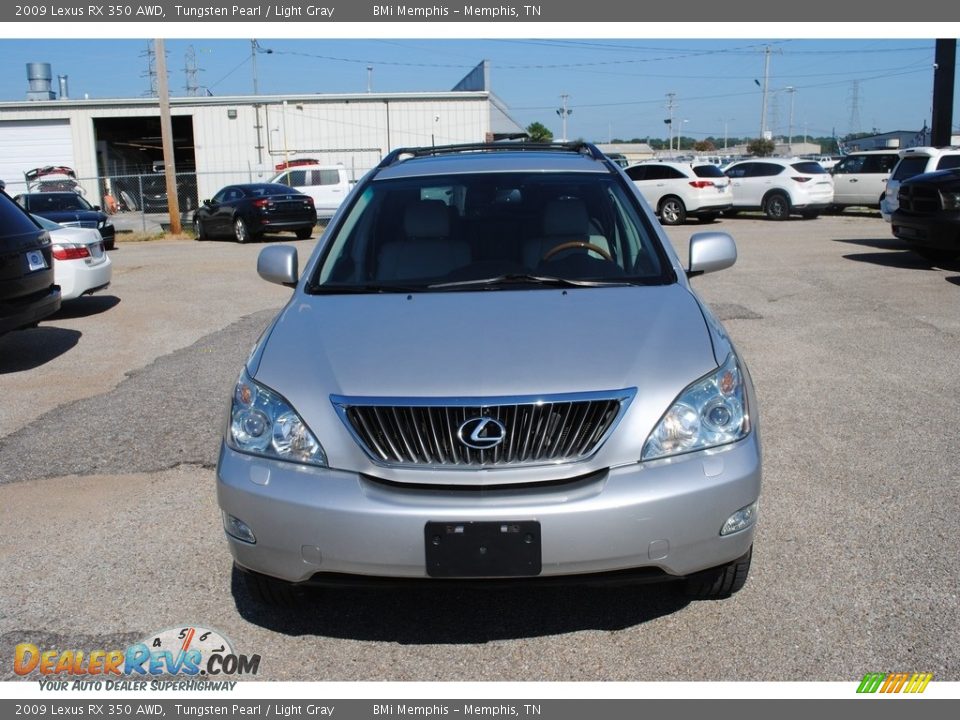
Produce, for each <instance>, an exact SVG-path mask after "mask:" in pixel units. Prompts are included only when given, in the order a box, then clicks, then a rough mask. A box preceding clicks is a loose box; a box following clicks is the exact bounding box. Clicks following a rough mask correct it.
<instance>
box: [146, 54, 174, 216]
mask: <svg viewBox="0 0 960 720" xmlns="http://www.w3.org/2000/svg"><path fill="white" fill-rule="evenodd" d="M153 42H154V45H155V48H156V55H157V93H158V95H159V98H160V138H161V141H162V144H163V172H164V175H165V176H166V181H167V211H168V212H169V213H170V232H172V233H173V234H174V235H179V234H180V229H181V228H180V202H179V200H178V198H177V167H176V164H175V162H174V150H173V123H172V121H171V119H170V88H169V87H168V84H167V56H166V54H165V53H164V49H163V40H162V39H159V38H158V39H156V40H154V41H153Z"/></svg>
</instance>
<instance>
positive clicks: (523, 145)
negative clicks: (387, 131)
mask: <svg viewBox="0 0 960 720" xmlns="http://www.w3.org/2000/svg"><path fill="white" fill-rule="evenodd" d="M478 151H483V152H497V151H505V152H575V153H579V154H581V155H587V156H589V157H590V158H592V159H594V160H606V156H605V155H604V154H603V153H602V152H600V150H599V149H598V148H597V147H596V145H594V144H593V143H588V142H569V143H537V142H529V141H521V142H512V141H511V142H488V143H464V144H460V145H436V146H432V147H405V148H397V149H396V150H393V151H391V152H390V153H388V154H387V156H386V157H385V158H383V160H381V161H380V164H379V165H377V169H378V170H379V169H382V168H386V167H389V166H390V165H393V164H394V163H396V162H399V161H401V160H404V159H408V158H412V157H428V156H436V155H453V154H456V153H460V152H478Z"/></svg>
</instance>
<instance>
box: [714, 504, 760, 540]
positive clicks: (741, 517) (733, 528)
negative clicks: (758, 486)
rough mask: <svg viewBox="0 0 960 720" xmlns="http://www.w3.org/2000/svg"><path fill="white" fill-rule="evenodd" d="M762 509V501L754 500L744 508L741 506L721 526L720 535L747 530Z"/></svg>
mask: <svg viewBox="0 0 960 720" xmlns="http://www.w3.org/2000/svg"><path fill="white" fill-rule="evenodd" d="M759 510H760V501H759V500H754V501H753V502H752V503H750V504H749V505H747V506H746V507H744V508H740V509H739V510H737V511H736V512H735V513H734V514H733V515H731V516H730V517H728V518H727V521H726V522H725V523H724V524H723V527H722V528H720V535H730V534H732V533H735V532H740V531H741V530H746V529H747V528H748V527H750V526H751V525H753V524H754V523H755V522H756V521H757V512H758V511H759Z"/></svg>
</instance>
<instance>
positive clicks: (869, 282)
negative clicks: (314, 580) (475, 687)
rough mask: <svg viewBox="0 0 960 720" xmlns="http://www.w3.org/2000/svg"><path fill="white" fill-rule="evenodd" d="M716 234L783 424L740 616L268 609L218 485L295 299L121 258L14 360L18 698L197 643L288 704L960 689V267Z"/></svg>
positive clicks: (601, 608) (750, 357)
mask: <svg viewBox="0 0 960 720" xmlns="http://www.w3.org/2000/svg"><path fill="white" fill-rule="evenodd" d="M705 229H710V230H723V231H728V232H730V233H731V234H733V235H734V237H735V238H736V240H737V243H738V248H739V253H740V257H739V260H738V262H737V264H736V265H735V266H734V267H733V268H732V269H730V270H727V271H724V272H721V273H717V274H714V275H708V276H704V277H701V278H697V279H696V280H694V285H695V287H696V289H697V291H698V292H700V294H701V295H702V296H703V297H704V298H705V299H707V300H708V302H709V303H710V304H711V305H712V306H713V308H714V309H715V311H716V312H717V314H718V315H719V316H720V318H721V319H722V320H723V321H724V322H725V324H726V327H727V329H728V330H729V332H730V334H731V336H732V337H733V339H734V341H735V342H736V344H737V346H738V348H739V350H740V351H741V354H742V355H743V357H744V358H745V359H746V360H747V362H748V364H749V367H750V370H751V373H752V375H753V379H754V382H755V384H756V386H757V390H758V394H759V397H760V411H761V415H762V429H763V443H764V489H763V494H762V498H761V512H760V525H759V529H758V535H757V544H756V548H755V553H754V562H753V569H752V572H751V576H750V580H749V581H748V583H747V585H746V587H745V588H744V589H743V590H742V591H741V592H740V593H739V594H737V595H735V596H734V597H733V598H731V599H729V600H725V601H719V602H695V603H689V602H687V601H685V600H684V599H683V598H681V597H680V596H679V595H678V594H677V593H676V592H674V591H673V589H671V588H670V587H666V586H648V587H638V588H628V589H582V588H549V589H547V588H543V589H535V590H531V589H526V590H519V589H518V590H513V591H511V590H502V591H500V590H498V591H483V592H470V591H465V590H447V589H442V588H438V589H434V590H420V589H415V590H391V591H373V590H369V591H368V590H364V591H338V592H328V593H325V594H318V595H315V596H312V597H311V603H310V604H309V605H308V606H306V607H305V608H300V609H298V610H297V611H296V612H290V611H266V610H264V609H262V608H259V607H257V606H255V605H253V604H252V602H251V600H250V599H249V598H248V597H247V595H246V594H245V591H244V590H243V588H242V586H240V585H239V584H238V583H237V582H236V580H235V578H233V576H232V573H231V561H230V556H229V553H228V550H227V547H226V543H225V542H224V540H223V538H222V530H221V525H220V517H219V512H218V510H217V506H216V498H215V492H214V471H213V467H214V465H215V462H216V455H217V448H218V441H219V435H220V432H221V422H222V419H223V416H224V413H225V407H226V401H227V398H228V396H229V393H230V390H231V388H232V383H233V382H234V380H235V378H236V375H237V373H238V371H239V369H240V367H241V365H242V363H243V361H244V359H245V357H246V354H247V352H248V351H249V348H250V347H251V345H252V344H253V342H254V341H255V340H256V338H257V336H258V334H259V333H260V332H261V330H262V329H263V328H264V326H265V325H266V323H267V322H268V321H269V319H270V318H271V317H272V314H273V313H275V312H276V310H277V309H278V308H279V307H280V306H281V305H282V303H283V302H284V300H285V298H286V297H287V295H288V291H287V290H285V289H284V288H281V287H278V286H276V285H270V284H268V283H265V282H263V281H261V280H259V279H258V278H257V276H256V272H255V265H256V256H257V253H258V252H259V250H260V249H261V247H262V246H261V245H258V244H253V245H244V246H240V245H236V244H234V243H230V242H206V243H198V242H191V241H186V240H181V241H153V242H145V243H123V242H121V243H119V244H118V249H117V250H116V251H115V252H113V253H112V258H113V261H114V263H115V264H114V281H113V284H112V286H111V287H110V288H109V289H108V290H107V291H106V292H105V293H103V294H101V295H98V296H93V297H89V298H84V299H82V301H80V302H78V303H76V304H75V305H74V306H73V307H72V308H69V309H66V310H64V311H62V312H61V313H60V314H59V315H58V316H55V317H54V318H52V319H50V320H48V321H45V322H43V323H42V324H41V325H40V327H39V328H36V329H32V330H25V331H20V332H17V333H12V334H9V335H6V336H2V337H0V397H2V398H3V401H2V405H0V408H2V410H0V528H2V532H0V587H3V588H4V592H3V593H0V659H2V662H0V680H3V679H12V678H13V677H14V675H13V672H12V669H11V663H10V658H12V656H13V648H14V646H15V645H16V644H17V643H20V642H34V643H37V644H38V645H44V646H47V647H59V648H91V649H94V648H112V647H122V646H124V644H125V643H129V642H132V641H135V640H139V639H141V638H143V637H145V636H146V635H147V634H149V633H151V632H154V631H157V630H160V629H163V628H168V627H173V626H180V625H183V624H187V623H189V624H196V625H201V626H205V627H213V628H216V629H218V630H220V631H221V632H222V633H223V634H224V635H225V636H227V637H228V638H230V639H231V640H232V641H233V644H234V647H235V648H236V649H238V650H240V651H242V652H245V653H259V654H260V655H261V656H262V662H261V665H260V674H259V675H258V676H257V677H258V679H265V680H460V681H473V680H511V681H513V680H574V681H580V680H626V681H632V680H849V681H853V680H855V679H856V680H859V678H861V677H862V676H863V674H864V673H866V672H890V671H903V672H932V673H934V677H935V679H939V680H960V659H958V658H960V601H958V592H960V591H958V578H960V553H958V552H957V538H958V537H960V512H958V508H960V483H958V478H960V459H958V453H957V447H958V443H957V440H958V436H960V431H958V427H960V396H958V393H957V387H958V382H957V378H960V353H958V349H960V342H958V341H960V264H956V265H948V266H931V265H930V264H929V263H927V262H925V261H923V260H921V259H920V258H919V257H918V256H916V255H914V254H913V253H911V252H909V251H908V250H907V249H906V248H905V247H904V246H903V245H902V244H901V243H900V242H899V241H897V240H896V239H894V238H893V237H892V236H891V235H890V231H889V226H888V225H887V224H885V223H883V222H882V221H881V220H880V218H879V216H877V215H872V214H848V215H843V216H839V217H834V216H823V217H821V218H819V219H817V220H811V221H802V220H799V219H797V220H791V221H788V222H769V221H765V220H762V219H759V218H746V217H742V218H741V217H738V218H733V219H724V220H722V221H720V222H717V223H715V224H712V225H710V226H699V225H697V224H695V223H694V224H688V225H686V226H683V227H679V228H671V229H670V235H671V239H672V240H673V241H674V243H675V246H676V247H677V248H678V250H679V251H680V252H681V255H682V256H685V252H686V241H687V239H688V238H689V236H690V235H691V234H693V233H694V232H698V231H702V230H705ZM279 240H281V241H284V242H291V241H289V240H287V239H286V238H279ZM314 242H315V240H307V241H292V242H291V244H293V245H295V246H296V247H298V248H300V249H301V252H303V253H306V252H309V250H310V249H311V248H312V247H313V244H314ZM624 311H625V312H629V311H630V309H629V308H625V309H624Z"/></svg>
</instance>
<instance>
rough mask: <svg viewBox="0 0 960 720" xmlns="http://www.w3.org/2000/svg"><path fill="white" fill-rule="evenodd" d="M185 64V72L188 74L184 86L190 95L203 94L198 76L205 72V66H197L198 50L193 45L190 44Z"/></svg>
mask: <svg viewBox="0 0 960 720" xmlns="http://www.w3.org/2000/svg"><path fill="white" fill-rule="evenodd" d="M184 62H185V65H184V68H183V72H184V74H185V75H186V78H187V80H186V85H185V86H184V87H185V89H186V91H187V96H188V97H197V96H198V95H201V94H202V93H201V92H200V84H199V82H198V76H199V74H200V73H202V72H203V68H200V67H198V66H197V52H196V50H194V49H193V45H190V46H189V47H188V48H187V52H186V56H185V60H184Z"/></svg>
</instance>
